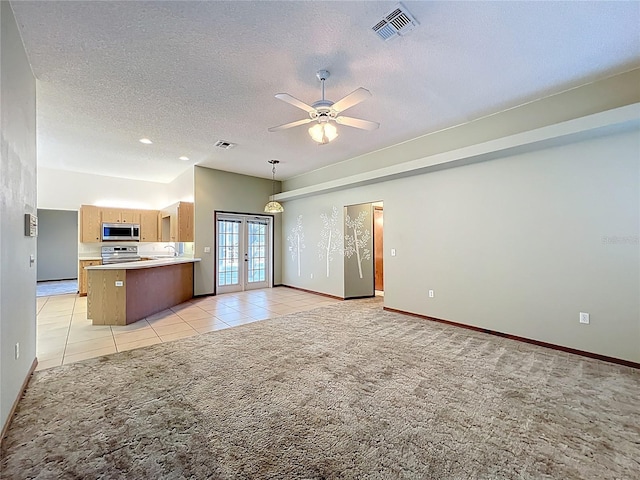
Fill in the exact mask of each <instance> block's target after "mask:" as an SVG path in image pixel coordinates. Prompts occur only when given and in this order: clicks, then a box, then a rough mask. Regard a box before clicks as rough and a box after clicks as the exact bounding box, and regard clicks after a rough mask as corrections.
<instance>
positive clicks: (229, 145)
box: [214, 140, 236, 150]
mask: <svg viewBox="0 0 640 480" xmlns="http://www.w3.org/2000/svg"><path fill="white" fill-rule="evenodd" d="M235 146H236V144H235V143H231V142H225V141H224V140H218V141H217V142H216V143H215V144H214V147H218V148H222V149H223V150H229V149H230V148H233V147H235Z"/></svg>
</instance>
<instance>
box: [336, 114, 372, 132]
mask: <svg viewBox="0 0 640 480" xmlns="http://www.w3.org/2000/svg"><path fill="white" fill-rule="evenodd" d="M336 123H339V124H340V125H346V126H348V127H355V128H361V129H362V130H375V129H376V128H378V127H379V126H380V124H379V123H376V122H371V121H369V120H362V119H360V118H353V117H343V116H338V117H336Z"/></svg>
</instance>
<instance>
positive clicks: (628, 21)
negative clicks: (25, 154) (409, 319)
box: [11, 1, 640, 182]
mask: <svg viewBox="0 0 640 480" xmlns="http://www.w3.org/2000/svg"><path fill="white" fill-rule="evenodd" d="M11 5H12V7H13V9H14V12H15V15H16V18H17V21H18V26H19V28H20V31H21V33H22V36H23V39H24V43H25V47H26V50H27V54H28V56H29V59H30V61H31V63H32V66H33V71H34V73H35V75H36V77H37V78H38V80H39V82H38V149H39V151H38V164H39V166H41V167H49V168H57V169H63V170H72V171H79V172H88V173H95V174H99V175H112V176H117V177H126V178H134V179H145V180H150V181H160V182H167V181H170V180H172V179H173V178H175V177H176V176H177V175H179V174H180V173H181V172H182V171H184V170H185V169H186V168H187V167H188V165H190V164H199V165H204V166H208V167H212V168H219V169H222V170H228V171H233V172H238V173H244V174H250V175H256V176H261V177H267V178H268V177H270V173H271V170H270V166H269V165H268V164H267V160H269V159H271V158H276V159H279V160H280V161H281V164H280V165H279V166H278V177H279V178H290V177H292V176H295V175H298V174H301V173H304V172H308V171H311V170H314V169H317V168H320V167H322V166H325V165H329V164H332V163H336V162H340V161H343V160H346V159H349V158H352V157H354V156H357V155H361V154H364V153H367V152H371V151H374V150H378V149H381V148H384V147H387V146H389V145H393V144H396V143H399V142H402V141H406V140H409V139H411V138H414V137H417V136H419V135H423V134H426V133H429V132H433V131H435V130H439V129H441V128H445V127H448V126H452V125H456V124H459V123H463V122H466V121H469V120H471V119H474V118H477V117H479V116H482V115H486V114H490V113H494V112H497V111H500V110H504V109H506V108H509V107H512V106H515V105H518V104H521V103H524V102H527V101H530V100H533V99H536V98H539V97H542V96H546V95H549V94H551V93H555V92H558V91H561V90H565V89H567V88H570V87H573V86H577V85H580V84H583V83H587V82H589V81H593V80H595V79H598V78H601V77H604V76H607V75H610V74H614V73H618V72H622V71H625V70H629V69H631V68H634V67H636V66H638V65H639V64H640V35H639V33H638V25H639V24H640V3H638V2H635V1H632V2H486V3H485V2H449V1H446V2H435V1H434V2H409V1H408V2H404V5H405V6H406V7H407V8H408V10H409V11H410V12H411V13H412V14H413V15H414V16H415V17H416V19H417V20H418V21H419V22H420V26H419V27H418V28H417V29H415V30H414V31H413V32H411V33H410V34H409V35H407V36H406V37H402V38H398V39H395V40H393V41H390V42H384V41H382V40H381V39H379V38H378V37H377V36H376V35H375V34H374V33H373V32H372V31H371V26H372V25H373V24H375V23H376V22H377V21H378V20H379V19H380V18H382V16H383V15H384V14H385V13H387V12H388V11H389V10H390V9H391V8H393V7H394V6H395V5H396V2H373V1H367V2H336V1H333V2H319V1H313V2H310V1H305V2H303V1H295V2H290V1H287V2H275V1H258V2H256V1H254V2H249V1H232V2H224V1H212V2H195V1H180V2H168V1H157V2H141V1H135V2H134V1H131V2H130V1H125V2H115V1H114V2H112V1H108V2H97V1H73V2H57V1H47V2H42V1H37V2H23V1H12V2H11ZM319 69H328V70H329V71H330V72H331V77H330V78H329V80H327V82H326V96H327V98H328V99H330V100H333V101H336V100H338V99H340V98H342V97H343V96H344V95H346V94H348V93H349V92H351V91H353V90H354V89H356V88H357V87H360V86H362V87H365V88H367V89H368V90H370V91H371V93H372V94H373V97H372V98H369V99H368V100H366V101H365V102H363V103H361V104H359V105H357V106H355V107H353V108H352V109H349V110H348V111H347V112H346V114H347V115H349V116H354V117H359V118H365V119H369V120H374V121H377V122H379V123H380V124H381V125H380V128H379V129H378V130H375V131H372V132H367V131H364V130H357V129H353V128H349V127H345V126H338V129H339V134H340V136H339V137H338V138H337V139H336V140H335V141H334V142H332V143H330V144H328V145H323V146H318V145H316V144H315V143H314V142H313V141H312V140H311V139H310V138H309V136H308V134H307V131H306V130H307V128H308V126H309V125H307V126H306V127H305V126H301V127H296V128H293V129H290V130H286V131H280V132H274V133H269V132H268V131H267V128H268V127H271V126H275V125H280V124H283V123H287V122H291V121H294V120H298V119H302V118H304V117H305V115H306V114H305V112H303V111H302V110H299V109H297V108H294V107H292V106H291V105H288V104H286V103H284V102H281V101H279V100H277V99H275V98H274V95H275V94H276V93H279V92H287V93H290V94H291V95H293V96H295V97H297V98H299V99H301V100H303V101H305V102H307V103H313V102H314V101H316V100H318V99H319V98H320V84H319V82H318V80H317V79H316V77H315V72H316V71H317V70H319ZM141 137H148V138H151V139H152V140H153V141H154V143H153V145H143V144H141V143H139V142H138V139H139V138H141ZM217 140H227V141H230V142H233V143H237V145H238V146H237V147H236V148H234V149H232V150H220V149H217V148H215V147H214V143H215V142H216V141H217ZM181 155H186V156H188V157H189V158H190V161H189V162H182V161H180V160H178V157H179V156H181Z"/></svg>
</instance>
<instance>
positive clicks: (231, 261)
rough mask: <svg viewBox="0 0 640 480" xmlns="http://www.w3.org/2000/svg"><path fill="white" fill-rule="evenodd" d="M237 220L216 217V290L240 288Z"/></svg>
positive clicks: (221, 291)
mask: <svg viewBox="0 0 640 480" xmlns="http://www.w3.org/2000/svg"><path fill="white" fill-rule="evenodd" d="M241 226H242V222H241V221H238V220H229V219H218V239H217V240H218V242H217V243H218V245H217V247H218V252H217V254H218V255H217V257H218V280H217V281H218V290H220V293H223V292H232V291H237V290H241V285H240V281H241V278H240V240H241V236H240V233H241V232H240V227H241Z"/></svg>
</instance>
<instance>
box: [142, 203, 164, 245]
mask: <svg viewBox="0 0 640 480" xmlns="http://www.w3.org/2000/svg"><path fill="white" fill-rule="evenodd" d="M159 222H160V212H159V211H158V210H141V211H140V241H142V242H159V241H160V235H158V223H159Z"/></svg>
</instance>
